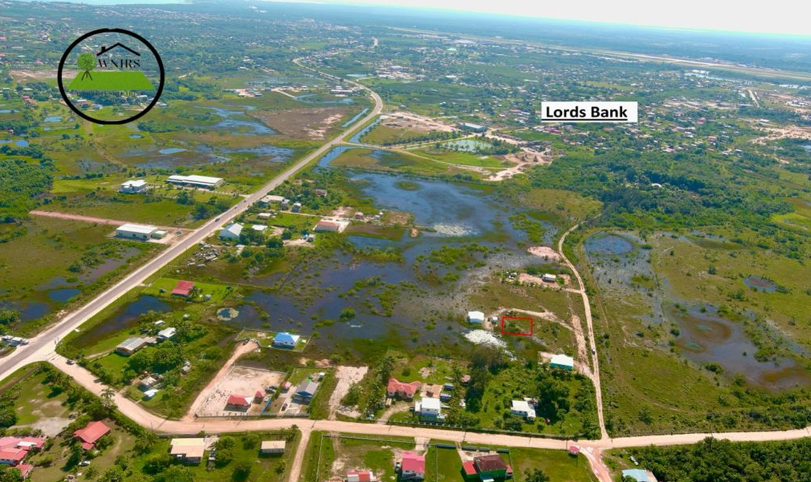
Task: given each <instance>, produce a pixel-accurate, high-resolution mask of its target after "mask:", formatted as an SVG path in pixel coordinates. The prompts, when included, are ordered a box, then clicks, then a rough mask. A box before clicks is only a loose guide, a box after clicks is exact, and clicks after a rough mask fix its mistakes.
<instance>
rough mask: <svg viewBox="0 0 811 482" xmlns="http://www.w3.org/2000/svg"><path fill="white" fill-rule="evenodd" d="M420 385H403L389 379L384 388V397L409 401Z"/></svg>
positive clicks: (416, 383) (411, 383) (417, 383)
mask: <svg viewBox="0 0 811 482" xmlns="http://www.w3.org/2000/svg"><path fill="white" fill-rule="evenodd" d="M421 385H422V383H420V382H410V383H405V382H401V381H399V380H397V379H396V378H389V383H388V385H387V386H386V395H387V396H388V397H389V398H394V397H398V398H402V399H403V400H411V399H412V398H414V394H416V393H417V390H419V389H420V386H421Z"/></svg>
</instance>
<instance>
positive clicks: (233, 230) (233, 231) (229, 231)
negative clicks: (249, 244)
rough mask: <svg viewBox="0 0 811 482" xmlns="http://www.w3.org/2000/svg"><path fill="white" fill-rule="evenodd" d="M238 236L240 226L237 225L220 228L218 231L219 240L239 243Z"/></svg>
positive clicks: (232, 224) (240, 229) (240, 230)
mask: <svg viewBox="0 0 811 482" xmlns="http://www.w3.org/2000/svg"><path fill="white" fill-rule="evenodd" d="M240 234H242V225H241V224H239V223H231V224H229V225H228V226H226V227H224V228H222V230H221V231H220V239H225V240H229V241H239V235H240Z"/></svg>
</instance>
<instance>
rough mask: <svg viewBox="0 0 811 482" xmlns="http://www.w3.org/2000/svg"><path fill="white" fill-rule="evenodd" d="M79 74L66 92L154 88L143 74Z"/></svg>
mask: <svg viewBox="0 0 811 482" xmlns="http://www.w3.org/2000/svg"><path fill="white" fill-rule="evenodd" d="M82 75H83V72H79V73H78V74H77V75H76V78H74V79H73V81H71V83H70V85H69V86H68V90H152V89H154V87H153V86H152V83H151V82H150V81H149V79H147V78H146V75H144V73H143V72H91V74H90V75H92V76H93V78H92V80H91V78H90V77H88V76H85V78H84V79H82Z"/></svg>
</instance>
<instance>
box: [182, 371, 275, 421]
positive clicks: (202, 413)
mask: <svg viewBox="0 0 811 482" xmlns="http://www.w3.org/2000/svg"><path fill="white" fill-rule="evenodd" d="M284 377H285V373H284V372H272V371H270V370H263V369H261V368H251V367H243V366H236V365H235V366H232V367H231V369H230V370H229V371H228V373H227V374H226V375H225V377H223V378H222V379H221V380H220V383H218V384H217V386H216V387H214V389H213V390H206V391H204V392H202V393H201V394H200V397H198V398H202V399H203V400H204V402H203V403H202V405H201V406H200V408H199V410H198V411H197V412H196V414H197V416H199V417H207V416H220V415H243V414H247V415H258V414H259V413H261V412H262V409H263V408H264V406H265V402H264V401H262V402H259V403H257V402H256V401H254V403H253V404H251V407H250V408H249V409H248V411H247V412H241V411H232V410H225V405H226V402H227V400H228V397H229V396H231V395H245V396H253V395H254V394H255V393H256V392H257V391H260V392H262V393H265V387H268V386H271V385H273V386H276V387H278V386H280V385H281V383H282V382H283V381H284Z"/></svg>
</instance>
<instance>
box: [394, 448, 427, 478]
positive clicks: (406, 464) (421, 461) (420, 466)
mask: <svg viewBox="0 0 811 482" xmlns="http://www.w3.org/2000/svg"><path fill="white" fill-rule="evenodd" d="M400 470H401V471H402V474H403V478H407V476H408V475H411V474H422V475H424V474H425V456H423V455H417V454H415V453H414V452H403V460H402V462H401V464H400Z"/></svg>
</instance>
